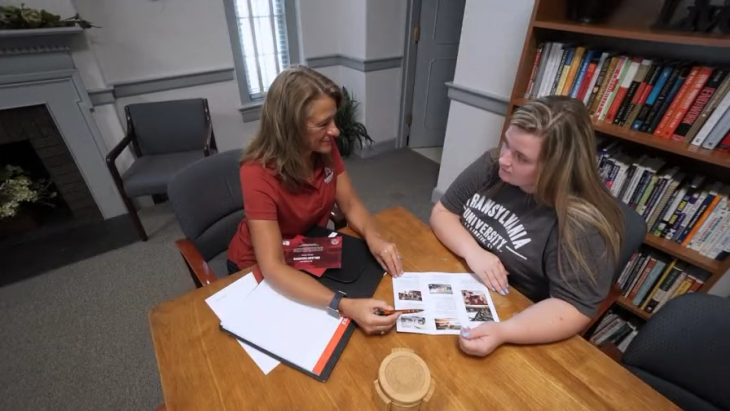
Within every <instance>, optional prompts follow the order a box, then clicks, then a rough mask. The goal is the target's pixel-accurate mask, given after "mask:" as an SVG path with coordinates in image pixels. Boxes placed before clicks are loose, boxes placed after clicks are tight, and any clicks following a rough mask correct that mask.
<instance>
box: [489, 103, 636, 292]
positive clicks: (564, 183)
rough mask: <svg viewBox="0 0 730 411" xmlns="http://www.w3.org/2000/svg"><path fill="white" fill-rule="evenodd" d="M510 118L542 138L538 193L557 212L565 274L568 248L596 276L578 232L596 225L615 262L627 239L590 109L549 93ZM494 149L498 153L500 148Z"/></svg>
mask: <svg viewBox="0 0 730 411" xmlns="http://www.w3.org/2000/svg"><path fill="white" fill-rule="evenodd" d="M509 123H510V125H512V126H515V127H519V128H520V129H522V130H524V131H525V132H528V133H530V134H533V135H536V136H539V137H542V139H543V141H542V150H541V151H540V158H539V160H538V174H537V186H536V190H535V193H534V194H535V198H536V199H537V200H538V201H540V202H541V203H543V204H545V205H547V206H549V207H551V208H553V209H554V210H555V213H556V214H557V219H558V238H559V247H560V250H559V251H560V252H558V267H560V271H561V275H562V274H563V268H564V267H565V266H564V264H563V262H562V261H561V255H562V254H563V253H564V252H566V254H567V256H568V257H569V258H568V266H569V268H570V269H571V270H573V271H575V270H577V269H582V271H585V272H587V273H588V274H589V276H590V277H591V279H592V280H594V281H595V278H594V276H593V273H592V272H591V270H590V268H589V266H588V263H587V262H586V258H585V257H584V256H583V254H582V253H581V251H580V248H579V244H578V243H579V241H581V239H580V238H578V236H579V235H580V233H585V232H586V229H588V228H589V227H594V228H595V229H596V230H598V233H599V234H600V235H601V237H603V241H604V243H605V244H606V251H607V253H608V258H610V259H612V260H613V261H614V262H616V261H617V260H618V255H619V253H620V250H621V246H622V244H623V241H624V219H623V214H622V212H621V209H620V207H619V205H618V204H617V203H616V200H615V199H614V198H613V196H612V195H611V193H610V192H609V191H608V188H607V187H606V185H605V184H604V183H603V181H601V178H600V177H599V175H598V164H597V158H596V157H597V156H596V153H597V152H596V137H595V134H594V132H593V127H592V126H591V120H590V116H589V114H588V111H587V110H586V108H585V106H584V105H583V103H582V102H581V101H579V100H576V99H573V98H568V97H561V96H550V97H544V98H540V99H537V100H533V101H531V102H529V103H527V104H525V105H524V106H522V107H520V108H518V109H517V110H516V111H515V113H514V115H512V117H511V118H510V122H509ZM494 153H495V155H496V156H499V152H498V151H495V152H494ZM496 163H497V162H496V161H495V164H496ZM499 181H501V180H499ZM576 263H577V264H578V266H579V267H576Z"/></svg>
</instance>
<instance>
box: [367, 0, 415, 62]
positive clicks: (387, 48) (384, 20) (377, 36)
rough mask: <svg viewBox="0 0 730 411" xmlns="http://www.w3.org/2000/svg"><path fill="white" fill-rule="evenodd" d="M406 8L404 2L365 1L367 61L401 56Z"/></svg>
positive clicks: (406, 2) (401, 0)
mask: <svg viewBox="0 0 730 411" xmlns="http://www.w3.org/2000/svg"><path fill="white" fill-rule="evenodd" d="M360 1H362V0H360ZM407 8H408V1H406V0H367V57H368V58H369V59H377V58H382V57H393V56H402V55H403V41H404V40H405V31H406V12H407Z"/></svg>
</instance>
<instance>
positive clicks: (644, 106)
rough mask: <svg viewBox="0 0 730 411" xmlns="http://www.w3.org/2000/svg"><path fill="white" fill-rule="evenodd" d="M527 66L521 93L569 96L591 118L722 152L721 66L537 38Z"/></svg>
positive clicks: (724, 88)
mask: <svg viewBox="0 0 730 411" xmlns="http://www.w3.org/2000/svg"><path fill="white" fill-rule="evenodd" d="M531 69H532V70H531V72H530V78H529V79H528V83H527V88H526V90H525V94H524V95H525V97H527V98H537V97H543V96H549V95H561V96H570V97H572V98H576V99H578V100H580V101H582V102H583V104H584V105H585V106H586V108H587V109H588V114H589V115H590V116H591V118H592V120H593V121H594V122H606V123H611V124H613V125H615V126H617V127H619V128H624V129H627V130H634V131H640V132H643V133H647V134H651V135H653V136H656V137H660V138H664V139H669V140H672V141H676V142H678V143H692V144H693V145H697V146H702V147H703V148H705V149H708V150H719V151H727V152H730V130H728V124H730V114H728V115H727V116H724V114H725V113H726V112H728V105H729V104H730V76H729V75H728V74H729V72H730V69H728V67H715V66H711V65H706V64H704V63H700V62H693V61H684V60H683V61H679V60H669V59H661V60H655V59H650V58H647V57H645V56H641V55H629V54H626V53H621V52H616V51H604V50H601V49H600V48H597V47H591V46H587V45H582V44H565V43H558V42H544V43H540V44H539V45H538V47H537V49H536V53H535V59H534V61H533V66H532V68H531ZM614 163H615V160H614ZM608 171H609V172H613V173H614V174H616V175H618V176H621V177H622V176H623V174H624V172H623V171H624V170H623V169H622V168H618V169H614V168H613V167H611V168H609V170H608ZM642 171H643V170H642ZM639 177H641V174H640V175H639ZM649 181H651V179H650V180H649ZM652 187H653V186H652ZM638 198H639V199H641V198H642V197H638Z"/></svg>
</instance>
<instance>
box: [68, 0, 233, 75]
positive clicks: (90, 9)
mask: <svg viewBox="0 0 730 411" xmlns="http://www.w3.org/2000/svg"><path fill="white" fill-rule="evenodd" d="M74 3H75V5H76V8H77V10H78V11H79V13H80V14H81V15H82V16H83V18H84V19H86V20H89V21H91V22H92V23H94V24H96V25H98V26H101V28H99V29H93V30H89V31H88V32H87V38H88V39H89V42H90V44H91V46H92V47H93V49H94V51H95V53H96V55H97V57H98V60H99V64H100V65H101V69H102V72H103V73H104V78H105V79H106V81H107V82H108V83H112V84H113V83H116V82H121V81H128V80H139V79H145V78H153V77H160V76H165V75H173V74H185V73H191V72H198V71H202V70H210V69H220V68H228V67H233V54H232V51H231V44H230V40H229V37H228V29H227V27H226V23H225V22H226V18H225V13H224V10H223V1H205V0H157V1H118V0H74Z"/></svg>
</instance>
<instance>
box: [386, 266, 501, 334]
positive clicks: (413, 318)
mask: <svg viewBox="0 0 730 411" xmlns="http://www.w3.org/2000/svg"><path fill="white" fill-rule="evenodd" d="M393 300H394V301H395V304H394V307H395V309H396V310H402V309H420V310H423V311H421V312H419V313H413V314H403V315H401V316H400V318H398V322H397V323H396V330H397V331H398V332H405V333H417V334H459V332H460V330H461V329H462V328H463V327H477V326H479V325H480V324H482V323H484V322H487V321H495V322H499V316H498V315H497V310H496V309H495V308H494V303H493V302H492V297H491V295H490V294H489V290H488V289H487V287H486V286H485V285H484V284H483V283H482V282H481V281H480V280H479V279H478V278H477V277H476V276H475V275H474V274H471V273H438V272H422V273H420V272H419V273H404V274H403V275H402V276H400V277H393Z"/></svg>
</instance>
